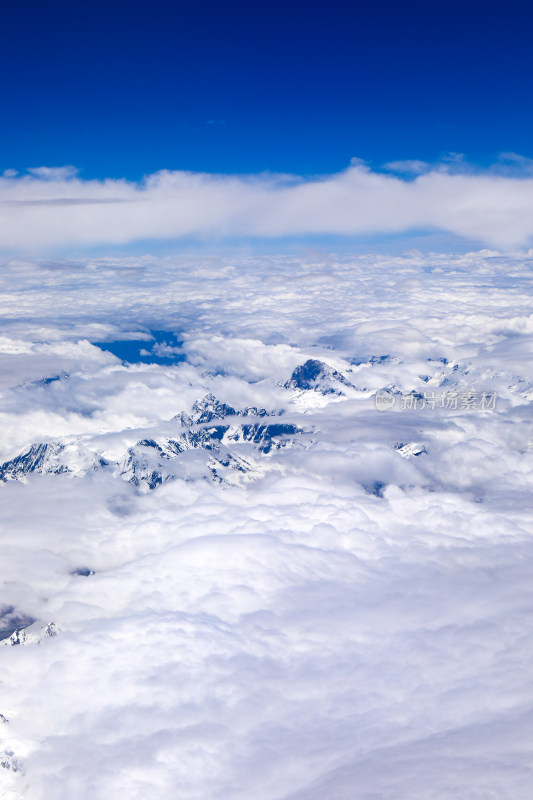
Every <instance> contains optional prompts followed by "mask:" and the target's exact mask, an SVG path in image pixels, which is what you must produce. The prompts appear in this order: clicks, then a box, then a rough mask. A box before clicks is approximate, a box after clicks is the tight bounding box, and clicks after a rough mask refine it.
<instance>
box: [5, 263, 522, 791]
mask: <svg viewBox="0 0 533 800" xmlns="http://www.w3.org/2000/svg"><path fill="white" fill-rule="evenodd" d="M531 268H532V262H531V260H528V259H526V258H523V257H508V258H505V257H502V256H498V255H496V254H494V253H491V252H489V251H485V252H482V253H473V254H468V255H466V256H462V257H449V256H443V255H435V256H428V257H422V256H417V255H416V254H414V255H411V256H409V257H407V256H406V257H404V258H396V259H390V258H387V259H386V258H380V257H377V256H376V257H368V258H359V259H356V260H350V259H339V258H335V257H331V258H319V257H315V258H312V257H308V258H307V259H299V260H291V259H288V258H278V259H276V258H270V259H266V258H265V259H255V260H249V261H241V262H238V263H237V262H229V261H222V260H220V261H218V260H215V259H212V260H203V261H197V262H195V263H189V262H187V261H179V260H177V259H168V260H159V261H155V260H153V259H150V258H145V259H139V260H133V259H130V260H119V259H105V260H104V259H102V260H99V261H92V262H81V261H76V262H63V261H49V262H39V263H33V262H30V261H20V260H19V261H13V262H11V263H9V264H5V265H4V269H3V270H2V274H1V276H0V292H1V300H2V307H3V309H4V315H3V325H2V331H1V336H0V368H1V369H0V376H1V385H0V391H1V393H2V406H1V411H0V421H1V422H2V431H3V436H2V441H1V442H0V539H1V545H0V546H1V553H2V570H1V574H0V624H1V627H2V630H3V636H4V644H0V671H1V682H0V714H2V715H3V716H2V717H0V764H1V766H0V793H1V792H3V795H2V796H5V797H7V798H12V800H15V799H16V800H44V799H45V798H51V797H53V798H54V800H71V798H76V800H109V798H110V797H115V796H117V797H118V796H120V797H122V798H127V800H141V798H143V800H144V798H147V797H150V798H153V799H154V800H167V799H168V798H174V797H180V798H183V800H193V799H194V800H200V798H201V800H205V798H213V800H226V799H227V798H230V797H231V798H232V800H239V798H242V800H245V798H246V800H248V798H250V797H252V796H253V797H254V798H258V800H296V799H297V798H298V800H303V798H306V800H310V799H311V798H317V799H318V798H324V797H332V798H333V797H334V798H338V800H342V798H353V797H355V796H356V797H357V798H358V800H365V799H366V800H370V798H376V797H379V798H383V799H384V800H385V799H386V798H389V799H390V800H397V798H399V797H402V798H409V800H416V799H417V798H420V800H422V799H423V800H426V799H427V798H438V800H444V798H446V800H448V798H450V799H451V798H456V797H458V796H460V797H462V798H465V800H473V799H474V798H479V797H495V798H498V799H499V798H512V800H529V798H530V797H531V788H532V786H533V768H532V766H531V758H530V742H531V735H532V726H533V718H532V713H531V708H532V706H533V682H532V679H531V674H530V664H531V659H532V657H533V640H532V638H531V613H532V603H533V596H532V592H531V568H532V562H533V540H532V539H531V511H532V496H533V495H532V493H531V488H532V480H533V448H532V445H533V433H532V430H531V412H530V406H531V400H532V398H533V380H532V369H531V367H532V359H533V308H532V306H533V300H532V292H531V289H532V278H531ZM153 332H155V333H153ZM117 342H121V345H120V348H121V349H120V350H117V345H116V343H117ZM117 352H120V353H121V357H120V358H119V357H117V355H116V353H117ZM143 353H144V354H145V355H142V354H143ZM380 390H381V391H382V390H385V392H386V394H385V398H386V400H387V402H391V403H394V405H393V407H392V408H390V409H388V410H387V409H386V410H382V411H380V410H378V409H377V408H376V396H377V393H378V392H379V391H380ZM381 396H383V395H381ZM391 398H392V400H391ZM32 446H38V448H39V447H40V448H41V449H32ZM43 448H44V449H43ZM28 454H30V455H28ZM156 475H160V477H161V480H160V481H159V480H157V479H156V477H155V476H156ZM52 623H53V625H52Z"/></svg>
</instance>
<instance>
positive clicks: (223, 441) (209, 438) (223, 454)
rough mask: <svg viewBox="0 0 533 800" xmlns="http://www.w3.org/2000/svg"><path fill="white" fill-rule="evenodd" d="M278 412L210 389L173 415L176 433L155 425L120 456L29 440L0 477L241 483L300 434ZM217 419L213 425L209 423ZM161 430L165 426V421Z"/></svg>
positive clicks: (149, 485) (144, 484) (148, 485)
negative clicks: (104, 476)
mask: <svg viewBox="0 0 533 800" xmlns="http://www.w3.org/2000/svg"><path fill="white" fill-rule="evenodd" d="M275 413H276V412H270V413H269V412H267V411H266V410H265V409H263V408H261V409H257V408H255V407H252V408H244V409H242V410H236V409H234V408H233V407H232V406H230V405H228V404H227V403H222V402H220V401H219V400H217V398H216V397H215V396H214V395H213V394H208V395H206V396H205V397H204V398H203V399H202V400H199V401H197V402H195V403H194V405H193V407H192V411H191V413H190V414H185V413H180V414H178V415H176V416H175V417H174V418H173V420H172V422H173V423H174V427H175V429H176V430H175V433H173V434H171V435H169V434H168V432H166V433H162V432H161V431H160V430H159V429H158V428H154V429H153V431H152V435H151V436H150V437H145V438H143V439H139V440H138V441H137V442H135V444H133V445H132V446H130V447H128V448H127V450H126V451H125V452H124V454H123V455H122V456H121V457H119V458H118V459H115V460H114V461H113V460H110V459H109V458H107V457H105V456H104V455H103V454H102V453H101V452H99V451H98V450H97V449H94V447H91V446H90V445H87V444H83V443H82V442H81V441H80V440H79V439H78V440H75V441H69V442H61V441H59V442H48V443H37V444H33V445H32V446H31V447H30V448H29V450H27V451H26V452H24V453H21V454H20V455H18V456H16V457H15V458H13V459H10V460H9V461H6V462H4V463H3V464H2V465H0V481H3V482H4V483H5V482H7V481H10V480H19V481H25V480H27V479H28V478H29V477H30V476H31V475H32V474H41V475H51V474H52V475H62V474H68V475H71V476H74V477H83V476H86V475H88V474H90V473H93V472H95V471H97V470H104V471H105V472H107V473H108V474H110V475H111V476H114V477H120V478H123V479H124V480H127V481H129V482H130V483H132V484H133V485H135V486H137V487H139V488H141V489H143V490H147V489H155V488H157V487H158V486H160V485H161V484H163V483H166V482H167V481H169V480H174V479H176V478H182V479H185V480H196V479H198V478H203V479H206V480H209V481H211V482H217V483H226V484H239V483H241V482H242V481H243V480H244V481H246V480H253V479H254V478H257V477H259V476H260V475H262V474H263V473H264V471H265V469H266V468H267V465H266V459H265V457H267V456H268V455H269V454H271V453H272V451H275V450H279V449H281V448H284V447H287V446H291V445H292V444H294V443H295V442H296V441H297V439H298V437H300V435H301V434H302V433H303V430H302V428H300V427H298V426H297V425H295V424H294V423H290V422H282V421H276V422H274V421H272V422H270V421H269V420H270V419H271V418H272V417H273V416H274V415H275ZM213 423H216V424H213ZM164 427H165V431H166V430H167V429H168V425H165V426H164Z"/></svg>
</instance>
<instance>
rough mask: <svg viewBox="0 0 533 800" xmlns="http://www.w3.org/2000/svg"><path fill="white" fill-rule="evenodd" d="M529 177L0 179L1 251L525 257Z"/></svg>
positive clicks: (464, 173)
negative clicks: (237, 240)
mask: <svg viewBox="0 0 533 800" xmlns="http://www.w3.org/2000/svg"><path fill="white" fill-rule="evenodd" d="M417 163H419V162H417ZM420 163H421V162H420ZM389 166H390V167H392V166H393V165H389ZM413 174H415V173H413V172H412V171H411V175H413ZM527 175H528V170H525V171H524V174H523V175H516V174H515V175H505V174H498V172H497V171H496V170H494V169H487V170H485V171H482V172H480V171H477V172H474V171H473V169H472V167H469V166H468V165H466V164H465V165H464V169H463V167H460V168H459V170H458V168H457V166H454V169H453V170H451V169H448V168H446V166H443V165H437V166H435V167H433V168H431V169H429V171H426V172H423V173H422V174H417V175H416V176H415V177H414V179H406V178H405V177H404V176H402V175H397V174H391V173H384V172H377V171H373V170H371V169H370V168H369V167H368V166H367V165H366V164H364V163H361V162H360V161H357V160H355V162H354V163H353V165H352V166H351V167H349V168H348V169H347V170H345V171H343V172H340V173H338V174H334V175H328V176H320V177H311V178H302V177H299V176H294V175H276V174H260V175H252V176H236V175H215V174H206V173H192V172H183V171H178V172H170V171H161V172H157V173H155V174H153V175H149V176H147V177H145V178H144V179H143V180H142V181H141V182H139V183H136V182H130V181H127V180H124V179H106V180H83V179H82V178H81V177H79V175H78V174H77V172H76V171H75V169H74V168H72V167H62V168H57V169H54V168H49V167H40V168H35V169H32V170H30V171H29V173H28V174H26V175H22V176H19V175H14V174H13V171H11V170H8V171H7V172H6V173H4V175H3V177H1V178H0V231H1V233H0V248H2V249H3V250H4V251H13V250H15V251H26V252H27V251H31V252H40V253H44V252H46V251H50V250H53V249H55V248H57V247H63V246H65V245H77V246H80V245H81V246H91V245H101V244H118V245H123V244H128V243H131V242H135V241H137V240H141V239H177V238H181V237H191V236H192V237H198V238H200V239H205V238H209V237H223V238H232V237H242V236H244V237H262V238H276V237H286V236H307V235H314V234H321V235H323V234H329V235H331V234H333V235H335V234H336V235H341V236H357V235H365V234H380V233H382V234H389V235H390V234H400V233H404V232H406V231H410V230H411V231H412V230H432V229H439V230H442V231H446V232H449V233H451V234H455V235H459V236H462V237H465V238H467V239H475V240H478V241H482V242H484V243H485V244H487V245H489V246H492V247H496V248H500V249H509V248H520V247H526V246H528V245H530V244H531V242H532V241H533V177H528V176H527Z"/></svg>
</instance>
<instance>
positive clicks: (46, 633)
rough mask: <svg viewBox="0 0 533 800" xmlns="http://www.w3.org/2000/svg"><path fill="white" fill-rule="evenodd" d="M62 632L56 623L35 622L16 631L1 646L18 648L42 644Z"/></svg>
mask: <svg viewBox="0 0 533 800" xmlns="http://www.w3.org/2000/svg"><path fill="white" fill-rule="evenodd" d="M61 632H62V628H60V626H59V625H56V623H55V622H47V623H46V624H44V625H43V623H42V622H34V623H33V624H32V625H29V626H28V627H27V628H20V629H19V630H16V631H14V632H13V633H12V634H11V636H9V637H8V638H7V639H3V640H2V641H1V642H0V644H3V645H4V646H6V645H7V646H12V647H13V646H16V645H21V644H22V645H26V644H41V642H42V641H44V640H45V639H49V638H51V637H53V636H57V635H58V634H59V633H61Z"/></svg>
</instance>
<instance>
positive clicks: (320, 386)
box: [285, 358, 351, 394]
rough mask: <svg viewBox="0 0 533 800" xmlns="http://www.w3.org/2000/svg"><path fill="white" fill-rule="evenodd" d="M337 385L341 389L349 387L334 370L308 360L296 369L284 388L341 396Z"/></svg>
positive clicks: (319, 362) (323, 364) (342, 376)
mask: <svg viewBox="0 0 533 800" xmlns="http://www.w3.org/2000/svg"><path fill="white" fill-rule="evenodd" d="M339 384H340V386H341V387H343V386H344V387H349V386H351V384H350V383H349V381H347V380H346V378H345V377H344V375H341V373H340V372H338V371H337V370H336V369H333V367H330V366H328V365H327V364H325V363H324V362H323V361H318V360H316V359H313V358H310V359H308V360H307V361H306V362H305V363H304V364H301V365H300V366H299V367H296V369H295V370H294V371H293V373H292V375H291V377H290V379H289V380H288V381H287V383H286V384H285V388H286V389H301V390H304V391H315V392H321V393H322V394H342V391H341V389H340V387H339Z"/></svg>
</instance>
